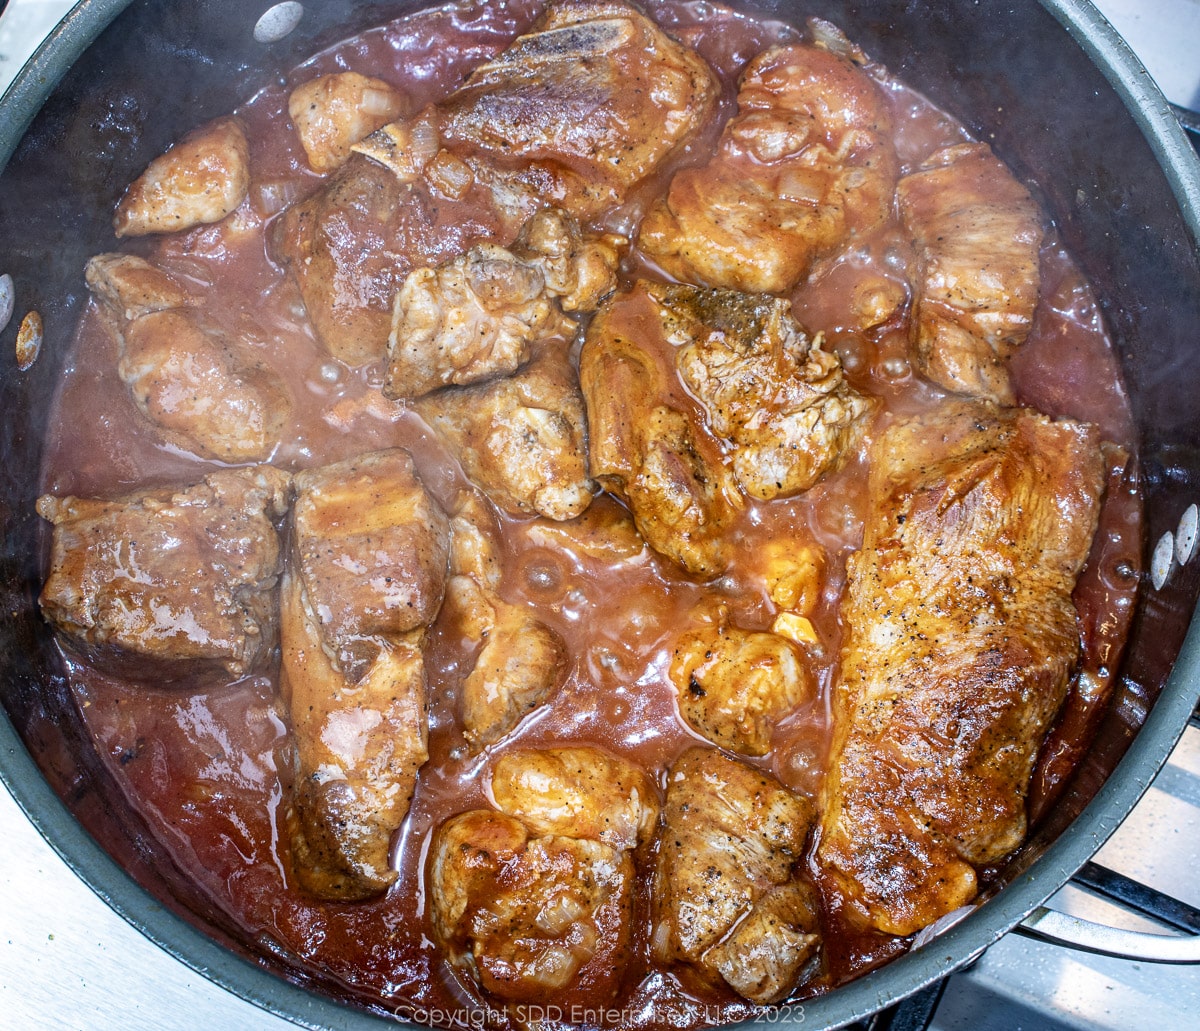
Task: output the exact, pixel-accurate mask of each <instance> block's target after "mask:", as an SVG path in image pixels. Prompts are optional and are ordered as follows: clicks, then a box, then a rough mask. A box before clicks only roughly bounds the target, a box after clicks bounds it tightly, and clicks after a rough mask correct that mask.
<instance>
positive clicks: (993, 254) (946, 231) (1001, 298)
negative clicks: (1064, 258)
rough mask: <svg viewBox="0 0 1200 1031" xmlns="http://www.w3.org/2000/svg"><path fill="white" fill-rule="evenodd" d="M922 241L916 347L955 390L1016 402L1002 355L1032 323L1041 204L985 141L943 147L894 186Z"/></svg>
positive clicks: (926, 368)
mask: <svg viewBox="0 0 1200 1031" xmlns="http://www.w3.org/2000/svg"><path fill="white" fill-rule="evenodd" d="M896 196H897V198H898V200H899V203H900V214H901V216H902V217H903V219H904V225H905V228H906V229H907V230H908V231H909V233H910V234H911V235H912V238H913V242H914V244H915V245H916V248H917V269H916V275H915V276H914V279H913V282H914V286H915V296H914V299H913V318H912V340H911V350H912V354H913V358H914V360H915V364H916V366H917V369H918V371H920V373H921V374H922V375H923V376H925V377H927V378H928V379H930V380H932V381H933V382H934V383H936V384H937V385H938V386H940V387H944V388H945V389H946V390H949V391H952V392H954V393H956V394H969V395H973V396H977V397H984V398H988V399H989V400H992V401H996V402H999V403H1000V404H1012V403H1013V393H1012V386H1011V384H1010V383H1009V379H1008V369H1007V367H1006V365H1005V359H1006V358H1007V357H1008V356H1009V355H1010V354H1011V353H1012V352H1013V351H1014V350H1015V349H1016V348H1017V347H1018V346H1020V344H1021V343H1023V342H1024V340H1025V338H1026V337H1027V336H1028V335H1029V330H1030V327H1031V326H1032V325H1033V312H1034V309H1035V308H1036V307H1037V300H1038V288H1039V285H1040V283H1041V274H1040V269H1039V265H1038V249H1039V248H1040V246H1041V243H1042V225H1041V218H1040V215H1039V213H1038V209H1037V205H1036V204H1034V202H1033V198H1032V197H1030V195H1029V191H1028V190H1026V189H1025V187H1024V186H1022V185H1021V184H1020V183H1019V182H1017V180H1016V179H1014V178H1013V174H1012V173H1011V172H1010V171H1009V170H1008V169H1007V168H1006V167H1005V166H1004V164H1003V163H1002V162H1000V161H999V160H997V158H996V157H995V155H993V154H992V151H991V149H990V148H989V147H988V146H987V144H984V143H962V144H958V145H957V146H953V147H946V148H944V149H943V150H939V151H938V152H937V153H936V154H934V155H933V156H931V157H930V158H928V159H927V160H926V161H925V162H924V163H923V164H922V165H921V170H920V171H918V172H914V173H913V174H912V175H908V176H905V177H904V178H903V179H901V180H900V183H899V185H898V186H897V188H896Z"/></svg>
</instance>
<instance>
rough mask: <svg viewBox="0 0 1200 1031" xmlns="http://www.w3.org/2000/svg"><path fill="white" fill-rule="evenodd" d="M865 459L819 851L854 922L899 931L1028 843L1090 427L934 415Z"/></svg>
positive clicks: (1069, 615)
mask: <svg viewBox="0 0 1200 1031" xmlns="http://www.w3.org/2000/svg"><path fill="white" fill-rule="evenodd" d="M870 463H871V464H870V469H871V471H870V478H869V486H868V490H869V497H870V515H869V516H868V519H867V523H866V528H865V532H864V539H863V546H862V550H861V551H858V552H856V553H855V554H854V555H853V556H852V557H851V559H850V561H849V564H848V566H849V568H848V585H847V590H846V595H845V600H844V602H843V609H842V620H843V623H844V625H845V626H846V628H847V634H846V639H845V643H844V645H843V650H842V656H841V672H840V676H839V680H838V682H837V685H836V688H835V697H834V740H833V748H832V755H831V760H830V769H829V774H828V777H827V780H826V785H825V789H824V814H823V817H822V823H821V838H820V845H819V850H818V853H817V855H818V859H819V862H820V865H821V866H822V867H823V868H824V870H825V871H826V872H827V873H828V874H829V875H830V876H831V877H832V879H833V881H834V882H835V883H836V884H837V886H838V887H839V888H840V890H841V891H842V892H843V893H844V895H845V896H846V898H847V900H848V902H849V905H850V907H851V910H852V912H854V913H856V914H857V915H858V917H859V918H860V919H861V920H863V921H864V922H867V923H869V924H871V925H873V926H874V927H876V928H878V929H879V930H882V931H886V932H888V933H890V934H897V935H907V934H911V933H913V932H914V931H916V930H918V929H920V928H922V927H924V926H926V925H927V924H929V923H931V922H932V921H934V920H936V919H937V918H938V917H940V916H942V915H943V914H945V913H948V912H950V911H951V910H953V909H955V908H957V907H958V906H961V905H963V904H965V903H966V902H968V901H969V900H970V899H971V898H972V896H973V895H974V894H975V891H976V875H975V869H974V867H976V866H978V865H980V864H984V863H991V862H994V861H996V860H998V859H1000V858H1001V857H1003V856H1004V855H1006V854H1007V853H1009V852H1010V851H1012V849H1014V848H1016V847H1017V845H1019V844H1020V843H1021V841H1022V840H1023V838H1024V836H1025V830H1026V815H1025V796H1026V791H1027V789H1028V786H1029V780H1030V776H1031V773H1032V770H1033V765H1034V761H1035V759H1036V757H1037V753H1038V749H1039V747H1040V746H1041V743H1042V738H1043V737H1044V735H1045V733H1046V731H1047V730H1048V729H1049V726H1050V724H1051V721H1052V720H1053V719H1054V717H1055V715H1056V713H1057V712H1058V710H1059V707H1060V706H1061V704H1062V702H1063V699H1064V698H1065V696H1066V692H1067V687H1068V682H1069V680H1070V677H1071V674H1072V670H1073V668H1074V666H1075V663H1076V660H1077V657H1078V655H1079V649H1080V643H1079V629H1078V627H1077V626H1076V614H1075V607H1074V605H1073V603H1072V601H1071V592H1072V590H1073V589H1074V586H1075V580H1076V577H1077V575H1078V573H1079V571H1080V569H1081V567H1082V566H1083V564H1084V561H1085V560H1086V558H1087V555H1088V550H1089V548H1090V546H1091V541H1092V535H1093V533H1094V532H1095V528H1096V521H1097V515H1098V509H1099V501H1100V495H1101V491H1102V488H1103V483H1104V479H1103V462H1102V459H1101V453H1100V447H1099V438H1098V436H1097V431H1096V430H1095V429H1094V428H1093V427H1090V426H1086V425H1082V424H1080V423H1075V422H1067V421H1063V422H1054V421H1052V420H1050V419H1048V418H1047V417H1045V416H1043V415H1040V414H1038V413H1036V412H1033V411H1030V410H1027V409H1000V408H997V407H996V406H994V405H992V404H990V403H988V402H981V401H976V402H967V401H949V402H944V403H943V404H942V405H941V407H939V408H937V409H935V410H934V411H933V412H931V413H929V414H928V415H925V416H922V417H920V418H916V419H913V420H910V421H907V422H902V423H899V424H897V425H894V426H892V427H891V428H890V429H889V430H888V431H887V432H885V433H884V434H883V435H881V436H880V437H879V438H878V439H877V440H876V441H875V442H874V444H873V445H872V447H871V454H870Z"/></svg>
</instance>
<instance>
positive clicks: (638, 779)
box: [492, 745, 658, 849]
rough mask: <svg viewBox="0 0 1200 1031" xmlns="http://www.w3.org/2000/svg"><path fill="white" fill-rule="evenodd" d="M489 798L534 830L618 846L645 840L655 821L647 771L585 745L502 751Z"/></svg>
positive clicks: (655, 801) (655, 798)
mask: <svg viewBox="0 0 1200 1031" xmlns="http://www.w3.org/2000/svg"><path fill="white" fill-rule="evenodd" d="M492 797H493V798H494V799H495V800H496V805H497V806H498V807H499V808H500V811H501V812H503V813H507V814H508V815H509V816H515V817H517V818H518V819H520V820H522V821H523V822H524V823H525V824H526V826H528V827H529V828H530V829H531V830H532V831H533V832H534V833H535V834H561V835H567V836H569V837H575V838H591V839H594V840H596V841H603V842H604V843H605V844H606V845H611V846H612V847H613V848H618V849H633V848H636V847H637V846H638V845H641V844H644V843H645V842H646V841H648V840H649V839H650V837H651V836H652V835H653V834H654V828H655V826H656V825H657V823H658V792H657V791H656V790H655V788H654V783H653V781H651V780H650V778H649V777H648V776H647V775H646V772H645V771H644V770H643V769H642V768H641V767H640V766H635V765H634V764H633V763H631V762H629V761H627V760H625V759H619V758H617V757H616V756H613V755H609V754H608V753H607V752H602V751H601V750H600V749H598V748H592V747H589V746H582V745H579V746H573V747H571V746H564V747H560V748H521V749H513V750H511V751H508V752H505V753H504V754H503V755H502V756H500V758H499V759H497V760H496V764H495V766H494V767H493V768H492Z"/></svg>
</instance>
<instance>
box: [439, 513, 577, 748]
mask: <svg viewBox="0 0 1200 1031" xmlns="http://www.w3.org/2000/svg"><path fill="white" fill-rule="evenodd" d="M451 533H452V536H451V555H450V571H451V574H452V575H451V577H450V580H449V582H448V583H447V585H446V605H445V610H446V611H445V615H444V617H443V618H444V620H445V621H446V622H448V623H449V625H451V626H455V627H457V629H458V630H459V632H460V633H461V634H462V635H463V636H464V637H465V638H466V639H467V640H468V641H470V642H474V643H476V644H480V645H482V647H481V648H480V650H479V653H478V654H477V655H476V657H475V664H474V666H473V667H472V668H471V671H470V672H469V673H468V674H467V677H466V679H465V680H464V681H463V685H462V696H461V703H460V709H461V715H462V722H463V734H464V736H465V737H466V739H467V741H468V742H469V743H470V745H471V747H472V748H474V749H475V750H476V751H478V750H480V749H483V748H486V747H488V746H489V745H493V744H495V743H496V742H497V741H499V740H501V738H503V737H505V736H506V735H508V734H509V733H510V732H511V731H512V730H513V729H514V728H515V727H516V725H517V724H518V723H519V722H520V721H521V720H522V719H523V718H524V717H525V716H527V715H529V713H531V712H532V711H533V710H535V709H537V708H538V707H539V706H541V705H543V704H545V702H546V701H547V700H548V699H549V698H550V696H551V695H552V694H553V693H554V691H555V690H556V689H557V688H558V686H559V684H560V683H561V682H562V679H563V674H564V672H565V670H566V665H567V649H566V645H565V644H564V643H563V640H562V638H561V637H559V636H558V634H556V633H555V632H554V631H553V630H551V629H550V628H549V627H548V626H546V624H545V623H543V622H541V620H539V619H537V618H536V617H535V616H534V614H533V612H532V611H531V610H529V609H527V608H525V607H523V606H520V605H512V604H509V603H508V602H506V601H505V600H504V599H503V598H502V597H501V596H500V593H499V588H500V581H501V563H500V557H499V554H498V545H497V543H496V535H497V529H496V526H495V523H494V520H493V519H492V517H491V514H490V513H489V512H488V511H487V508H486V505H485V503H484V502H483V501H482V499H481V498H479V496H478V495H474V494H466V495H464V496H463V497H461V498H460V499H459V503H458V510H457V511H456V512H455V514H454V519H453V520H452V522H451Z"/></svg>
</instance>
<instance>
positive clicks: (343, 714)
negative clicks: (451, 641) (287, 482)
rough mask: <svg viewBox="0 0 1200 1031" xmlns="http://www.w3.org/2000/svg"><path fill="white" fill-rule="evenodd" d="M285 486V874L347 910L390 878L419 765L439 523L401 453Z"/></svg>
mask: <svg viewBox="0 0 1200 1031" xmlns="http://www.w3.org/2000/svg"><path fill="white" fill-rule="evenodd" d="M295 486H296V500H295V504H294V506H293V514H292V552H291V556H290V559H289V563H288V567H287V570H286V573H285V576H284V581H283V586H282V608H281V643H282V650H283V668H282V677H281V693H282V695H283V697H284V700H285V703H286V705H287V706H288V710H289V714H290V717H291V722H292V730H293V737H294V742H295V786H294V789H293V799H292V805H291V807H290V809H289V812H288V816H287V827H288V833H289V837H290V839H291V851H292V866H293V872H294V874H295V876H296V878H297V879H298V881H299V882H300V884H301V885H302V886H303V887H304V889H305V890H306V891H308V892H309V893H310V894H313V895H315V896H317V897H319V898H323V899H331V900H342V901H351V900H355V899H361V898H367V897H370V896H371V895H376V894H379V893H380V892H382V891H384V890H385V889H386V888H387V886H388V885H389V884H390V883H391V882H392V881H393V880H394V879H395V876H396V874H395V871H394V870H393V869H392V866H391V864H390V861H389V859H390V847H391V839H392V835H393V834H394V833H395V831H396V830H397V828H398V827H399V826H400V824H401V822H402V821H403V820H404V817H405V816H406V815H407V813H408V807H409V803H410V801H411V799H412V793H413V789H414V787H415V784H416V776H417V771H418V769H420V767H421V766H422V765H423V764H424V762H425V760H426V759H427V758H428V751H427V743H426V739H427V717H426V711H425V668H424V634H425V629H426V627H427V626H428V624H429V623H430V622H432V620H433V619H434V617H435V616H436V615H437V613H438V610H439V608H440V606H441V602H442V595H443V591H444V588H445V580H446V570H447V562H448V556H449V529H448V521H447V519H446V516H445V515H444V514H443V513H442V511H441V509H440V508H439V507H438V505H437V503H436V501H434V499H433V498H432V496H431V495H429V494H428V492H427V491H426V490H425V488H424V486H423V485H422V484H421V482H420V481H419V480H418V479H417V476H416V473H415V472H414V470H413V464H412V459H411V457H410V456H409V454H408V452H406V451H403V450H401V449H399V448H396V449H391V450H388V451H377V452H372V453H369V454H365V455H360V456H358V457H357V458H352V459H347V460H346V461H343V462H338V463H335V464H333V465H328V466H324V467H321V468H318V469H310V470H306V471H304V472H302V473H299V474H297V476H296V478H295Z"/></svg>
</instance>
